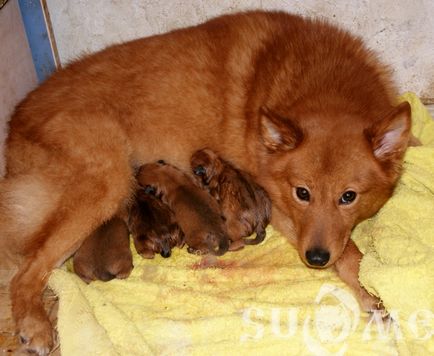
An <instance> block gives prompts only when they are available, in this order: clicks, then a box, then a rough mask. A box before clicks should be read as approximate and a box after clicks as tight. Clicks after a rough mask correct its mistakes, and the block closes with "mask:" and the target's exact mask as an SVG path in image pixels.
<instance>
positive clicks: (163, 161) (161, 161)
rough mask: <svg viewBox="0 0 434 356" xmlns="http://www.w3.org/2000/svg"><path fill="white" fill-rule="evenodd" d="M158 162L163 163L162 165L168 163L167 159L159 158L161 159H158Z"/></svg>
mask: <svg viewBox="0 0 434 356" xmlns="http://www.w3.org/2000/svg"><path fill="white" fill-rule="evenodd" d="M157 163H159V164H161V165H165V164H166V161H165V160H164V159H159V160H158V161H157Z"/></svg>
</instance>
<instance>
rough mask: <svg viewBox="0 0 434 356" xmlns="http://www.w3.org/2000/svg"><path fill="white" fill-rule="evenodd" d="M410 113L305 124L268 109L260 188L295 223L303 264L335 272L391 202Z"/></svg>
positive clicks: (263, 119) (404, 107) (309, 118)
mask: <svg viewBox="0 0 434 356" xmlns="http://www.w3.org/2000/svg"><path fill="white" fill-rule="evenodd" d="M410 116H411V115H410V106H409V104H408V103H403V104H401V105H399V106H397V107H396V108H393V109H391V110H390V111H389V112H388V113H387V114H385V115H382V117H380V118H378V120H375V119H374V120H367V119H366V118H363V117H360V116H357V115H356V114H352V115H342V114H340V113H338V112H334V113H331V114H328V115H321V116H318V115H315V114H312V115H304V116H303V119H302V120H298V121H297V120H296V119H294V118H288V117H284V116H283V115H280V114H276V113H275V112H272V111H270V110H268V109H261V114H260V124H259V135H260V141H261V142H262V143H261V144H262V147H263V150H264V153H263V155H262V163H261V167H260V169H259V174H258V181H259V182H260V183H261V184H262V185H263V186H264V187H265V188H266V189H267V191H268V193H269V194H270V197H271V198H272V201H273V207H274V208H275V209H277V210H279V213H282V214H284V215H286V216H289V217H290V219H291V220H292V221H293V224H294V228H295V232H296V234H297V247H298V251H299V254H300V257H301V259H302V260H303V261H304V262H305V263H306V264H307V265H309V266H312V267H327V266H329V265H332V264H333V263H334V262H335V261H336V260H337V259H338V258H339V257H340V256H341V254H342V252H343V250H344V248H345V246H346V244H347V242H348V239H349V237H350V233H351V231H352V229H353V228H354V226H355V225H356V224H358V223H359V222H360V221H362V220H364V219H367V218H369V217H371V216H372V215H374V214H375V213H376V212H377V211H378V210H379V209H380V208H381V207H382V206H383V205H384V203H385V202H386V201H387V199H388V198H389V197H390V196H391V194H392V192H393V189H394V186H395V184H396V181H397V179H398V177H399V174H400V167H401V162H402V158H403V155H404V152H405V149H406V147H407V144H408V140H409V134H410V125H411V119H410Z"/></svg>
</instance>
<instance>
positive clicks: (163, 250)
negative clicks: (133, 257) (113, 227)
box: [128, 186, 184, 258]
mask: <svg viewBox="0 0 434 356" xmlns="http://www.w3.org/2000/svg"><path fill="white" fill-rule="evenodd" d="M128 227H129V230H130V232H131V234H132V236H133V240H134V246H135V247H136V250H137V253H138V254H139V255H141V256H142V257H145V258H154V254H156V253H159V254H161V256H163V257H165V258H167V257H170V255H171V253H172V248H173V247H176V246H178V247H182V246H183V245H184V233H183V232H182V231H181V229H180V227H179V225H178V224H177V223H176V221H175V216H174V214H173V213H172V211H171V210H170V208H169V207H168V206H167V205H166V204H164V203H163V202H162V201H161V200H160V199H159V198H158V197H156V196H155V188H151V187H150V186H149V187H147V188H145V189H139V190H138V191H137V192H136V200H135V202H134V203H133V205H132V206H131V208H130V213H129V217H128Z"/></svg>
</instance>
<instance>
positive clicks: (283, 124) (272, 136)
mask: <svg viewBox="0 0 434 356" xmlns="http://www.w3.org/2000/svg"><path fill="white" fill-rule="evenodd" d="M260 130H261V131H260V134H261V139H262V142H263V144H264V146H265V147H266V148H267V149H268V151H270V152H277V151H289V150H292V149H293V148H295V147H297V146H298V145H299V144H300V143H301V141H302V140H303V131H302V130H301V128H300V127H299V126H297V124H295V123H294V122H293V121H291V120H290V119H287V118H283V117H281V116H279V115H277V114H275V113H272V112H271V111H270V110H269V109H268V108H266V107H262V108H261V109H260Z"/></svg>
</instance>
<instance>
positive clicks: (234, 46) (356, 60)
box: [0, 12, 410, 355]
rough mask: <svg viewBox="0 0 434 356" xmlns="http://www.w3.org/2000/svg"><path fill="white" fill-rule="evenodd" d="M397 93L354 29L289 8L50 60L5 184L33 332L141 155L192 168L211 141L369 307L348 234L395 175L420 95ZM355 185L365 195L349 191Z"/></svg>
mask: <svg viewBox="0 0 434 356" xmlns="http://www.w3.org/2000/svg"><path fill="white" fill-rule="evenodd" d="M395 97H396V91H395V89H394V88H393V85H392V84H391V80H390V77H389V74H388V71H387V69H386V68H385V67H384V66H383V65H382V64H381V63H380V62H379V61H378V59H377V58H376V56H375V55H374V54H372V53H371V52H370V51H368V50H367V49H366V48H365V46H364V45H363V43H362V41H361V40H360V39H358V38H355V37H354V36H352V35H350V34H348V33H347V32H345V31H342V30H340V29H337V28H336V27H334V26H331V25H329V24H327V23H325V22H322V21H316V20H309V19H303V18H301V17H298V16H294V15H289V14H285V13H279V12H269V13H267V12H250V13H245V14H236V15H230V16H223V17H220V18H217V19H214V20H211V21H209V22H206V23H204V24H202V25H199V26H196V27H191V28H187V29H181V30H177V31H173V32H171V33H168V34H163V35H159V36H153V37H149V38H144V39H140V40H136V41H132V42H129V43H125V44H121V45H116V46H113V47H110V48H108V49H106V50H104V51H101V52H99V53H97V54H94V55H91V56H89V57H86V58H83V59H81V60H79V61H77V62H74V63H72V64H71V65H69V66H67V67H66V68H65V69H62V70H60V71H59V72H57V73H56V74H54V75H53V76H52V77H51V78H50V79H48V80H47V81H46V82H45V83H44V84H42V85H41V86H40V87H39V88H38V89H36V90H34V91H33V92H32V93H30V94H29V95H28V97H27V98H26V99H25V100H23V102H22V103H21V104H19V105H18V107H17V109H16V111H15V113H14V115H13V116H12V119H11V121H10V135H9V138H8V141H7V175H6V177H5V179H4V180H3V181H2V182H1V183H0V231H1V239H0V251H1V252H0V253H1V254H2V256H0V261H2V263H4V262H5V261H6V260H8V261H11V260H12V262H15V263H16V264H18V272H17V273H16V274H15V277H14V279H13V280H12V283H11V286H10V290H11V298H12V309H13V315H14V319H15V321H16V325H17V331H18V333H19V335H20V336H21V337H22V340H23V341H24V343H25V347H26V348H27V349H28V350H33V351H36V352H37V353H39V354H40V355H46V354H47V353H48V352H49V350H50V348H51V346H52V337H51V326H50V323H49V321H48V318H47V316H46V314H45V312H44V309H43V305H42V301H41V294H42V291H43V289H44V287H45V284H46V281H47V277H48V275H49V273H50V271H51V270H52V269H53V268H55V267H56V266H59V265H60V264H61V263H62V262H63V261H64V260H65V259H66V258H68V257H69V256H71V255H72V254H73V253H74V252H76V250H77V249H78V248H79V246H80V245H81V244H82V242H83V241H84V240H85V239H86V237H87V236H89V235H90V234H91V233H92V231H94V230H95V229H96V228H98V227H99V226H100V225H101V224H103V222H104V221H107V220H109V219H110V218H111V217H113V216H114V215H116V214H118V212H119V211H122V210H125V208H126V206H128V204H129V201H130V199H131V197H132V195H133V193H134V191H135V183H134V169H135V167H139V166H140V165H142V164H144V163H147V162H153V161H156V160H157V159H160V158H163V159H166V160H168V161H170V162H171V163H173V164H174V165H175V166H177V167H179V168H181V169H183V170H184V171H187V170H188V169H189V160H190V157H191V155H192V154H193V153H194V152H195V151H197V150H199V149H202V148H205V147H209V148H210V149H212V150H213V151H215V152H216V153H217V154H218V155H219V156H221V157H222V158H223V159H224V160H226V161H228V162H230V163H231V164H233V165H234V166H235V167H237V168H239V169H241V170H243V171H246V172H247V173H249V174H250V175H252V177H253V178H254V179H255V180H256V182H257V183H258V184H260V185H261V186H262V187H264V189H265V190H266V191H267V193H268V194H269V196H270V198H271V200H272V203H273V211H272V224H274V226H275V227H276V228H278V229H279V230H280V231H282V232H283V233H284V234H286V235H287V236H288V237H289V238H290V240H291V241H292V242H293V243H294V244H295V246H296V247H297V249H298V251H299V254H300V257H301V259H302V260H303V261H305V262H306V263H307V264H309V261H307V260H306V254H307V252H308V251H311V250H312V249H316V248H320V249H321V250H323V251H326V252H327V253H328V254H329V258H328V260H327V262H326V264H324V265H323V267H327V266H331V265H335V266H336V268H337V271H338V273H339V275H340V276H341V277H342V278H343V279H344V280H345V281H346V282H347V283H348V284H349V285H351V286H352V287H353V288H354V290H355V292H356V293H357V294H358V296H359V299H360V302H361V304H362V306H363V307H364V308H365V309H371V308H373V307H375V304H376V303H377V300H376V299H375V298H374V297H372V296H370V295H369V294H368V293H367V292H366V291H365V290H364V289H363V288H362V287H361V286H360V285H359V283H358V280H357V274H358V268H359V267H358V263H359V260H360V258H361V254H360V251H359V250H358V249H357V248H356V247H355V245H354V244H353V243H352V241H351V240H350V239H349V236H350V232H351V229H352V228H353V227H354V226H355V225H356V224H357V223H358V222H359V221H361V220H363V219H366V218H368V217H369V216H371V215H372V214H374V213H375V212H376V211H378V209H379V208H380V207H381V206H382V205H383V204H384V203H385V202H386V201H387V199H388V198H389V197H390V195H391V194H392V192H393V188H394V185H395V183H396V181H397V179H398V177H399V173H400V165H401V160H402V157H403V154H404V150H405V148H406V146H407V142H408V140H409V129H410V108H409V105H408V104H407V103H404V104H401V105H400V106H399V107H396V102H395ZM297 188H303V189H305V190H306V192H308V193H309V194H310V195H309V197H310V200H309V201H306V200H300V198H299V195H300V194H299V195H297V191H299V190H297ZM347 191H353V192H354V193H356V195H357V198H356V199H355V200H354V201H352V202H351V203H350V204H345V205H344V204H340V203H339V202H340V200H341V198H342V196H343V194H344V193H345V192H347ZM303 192H304V191H303ZM306 192H304V193H306ZM304 193H303V194H304ZM303 197H304V198H306V195H305V194H304V195H303Z"/></svg>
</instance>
